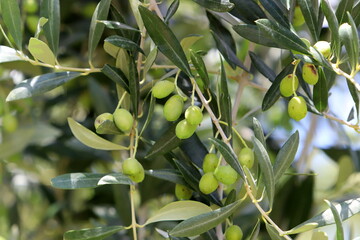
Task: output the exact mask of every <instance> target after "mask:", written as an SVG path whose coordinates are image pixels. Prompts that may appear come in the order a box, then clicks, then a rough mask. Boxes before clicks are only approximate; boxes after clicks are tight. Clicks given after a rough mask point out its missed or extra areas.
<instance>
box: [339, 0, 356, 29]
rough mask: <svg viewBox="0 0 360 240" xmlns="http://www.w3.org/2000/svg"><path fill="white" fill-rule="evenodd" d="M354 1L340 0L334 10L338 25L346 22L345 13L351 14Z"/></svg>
mask: <svg viewBox="0 0 360 240" xmlns="http://www.w3.org/2000/svg"><path fill="white" fill-rule="evenodd" d="M353 6H354V0H341V1H340V2H339V5H338V7H337V9H336V17H337V19H338V21H339V23H340V24H342V23H344V22H346V13H347V12H351V10H352V8H353Z"/></svg>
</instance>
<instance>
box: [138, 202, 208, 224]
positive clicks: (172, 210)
mask: <svg viewBox="0 0 360 240" xmlns="http://www.w3.org/2000/svg"><path fill="white" fill-rule="evenodd" d="M211 211H212V209H211V208H210V207H209V206H208V205H205V204H203V203H201V202H197V201H190V200H189V201H176V202H172V203H169V204H167V205H166V206H164V207H162V208H161V209H160V210H159V211H157V212H156V214H155V215H154V216H152V217H150V218H149V219H148V220H147V221H146V222H145V225H148V224H150V223H154V222H161V221H179V220H186V219H189V218H191V217H195V216H197V215H200V214H204V213H208V212H211Z"/></svg>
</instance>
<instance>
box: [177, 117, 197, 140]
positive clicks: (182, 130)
mask: <svg viewBox="0 0 360 240" xmlns="http://www.w3.org/2000/svg"><path fill="white" fill-rule="evenodd" d="M196 127H197V126H196V125H192V124H190V123H188V122H187V121H186V119H183V120H181V121H180V122H178V124H177V125H176V128H175V134H176V136H177V137H178V138H180V139H187V138H189V137H191V136H192V135H193V134H194V132H195V130H196Z"/></svg>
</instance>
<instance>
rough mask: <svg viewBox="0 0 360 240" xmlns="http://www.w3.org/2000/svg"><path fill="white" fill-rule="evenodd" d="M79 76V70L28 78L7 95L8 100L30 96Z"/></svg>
mask: <svg viewBox="0 0 360 240" xmlns="http://www.w3.org/2000/svg"><path fill="white" fill-rule="evenodd" d="M78 76H80V73H78V72H56V73H47V74H44V75H40V76H36V77H33V78H29V79H26V80H24V81H22V82H21V83H19V84H18V85H16V87H15V88H14V89H13V90H12V91H11V92H10V93H9V95H8V96H7V98H6V101H8V102H9V101H14V100H18V99H22V98H28V97H32V96H35V95H38V94H41V93H44V92H47V91H50V90H52V89H54V88H56V87H58V86H60V85H63V84H64V83H66V82H68V81H70V80H72V79H74V78H76V77H78Z"/></svg>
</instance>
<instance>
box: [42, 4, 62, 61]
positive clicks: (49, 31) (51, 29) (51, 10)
mask: <svg viewBox="0 0 360 240" xmlns="http://www.w3.org/2000/svg"><path fill="white" fill-rule="evenodd" d="M40 15H41V16H42V17H44V18H46V19H48V22H47V23H46V25H45V26H44V27H43V29H44V34H45V36H46V40H47V42H48V44H49V47H50V49H51V50H52V52H53V53H54V55H55V56H56V55H57V52H58V47H59V36H60V3H59V0H42V1H41V4H40Z"/></svg>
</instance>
